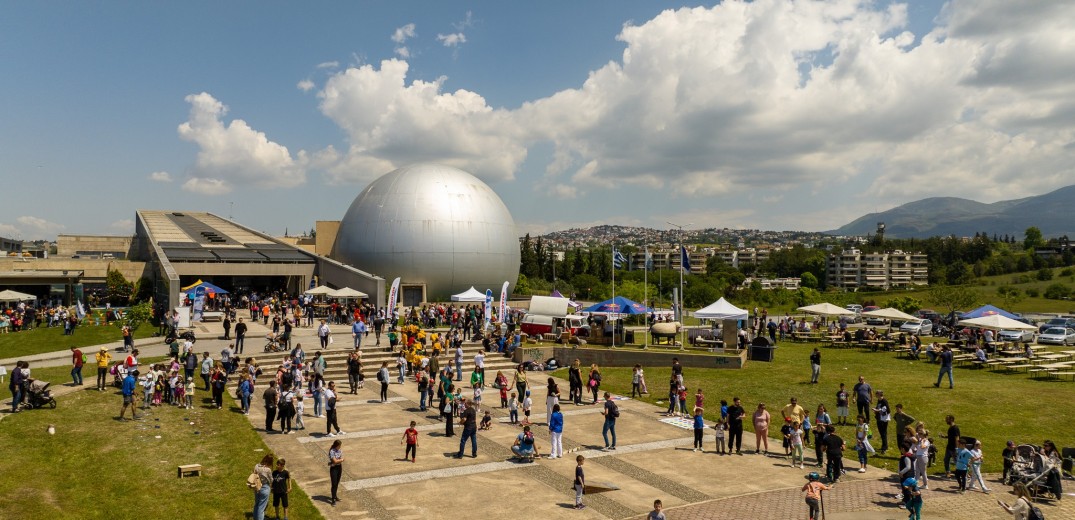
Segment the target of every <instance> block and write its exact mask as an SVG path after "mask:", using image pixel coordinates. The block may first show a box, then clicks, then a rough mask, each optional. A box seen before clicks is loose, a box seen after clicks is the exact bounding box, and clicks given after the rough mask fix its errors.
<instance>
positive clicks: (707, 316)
mask: <svg viewBox="0 0 1075 520" xmlns="http://www.w3.org/2000/svg"><path fill="white" fill-rule="evenodd" d="M694 317H695V318H698V319H703V320H745V319H747V311H745V310H743V309H740V308H739V307H736V306H735V305H732V304H731V303H728V300H725V299H724V298H721V299H719V300H717V301H715V302H713V303H711V304H709V305H708V306H706V307H703V308H701V309H698V310H696V311H694Z"/></svg>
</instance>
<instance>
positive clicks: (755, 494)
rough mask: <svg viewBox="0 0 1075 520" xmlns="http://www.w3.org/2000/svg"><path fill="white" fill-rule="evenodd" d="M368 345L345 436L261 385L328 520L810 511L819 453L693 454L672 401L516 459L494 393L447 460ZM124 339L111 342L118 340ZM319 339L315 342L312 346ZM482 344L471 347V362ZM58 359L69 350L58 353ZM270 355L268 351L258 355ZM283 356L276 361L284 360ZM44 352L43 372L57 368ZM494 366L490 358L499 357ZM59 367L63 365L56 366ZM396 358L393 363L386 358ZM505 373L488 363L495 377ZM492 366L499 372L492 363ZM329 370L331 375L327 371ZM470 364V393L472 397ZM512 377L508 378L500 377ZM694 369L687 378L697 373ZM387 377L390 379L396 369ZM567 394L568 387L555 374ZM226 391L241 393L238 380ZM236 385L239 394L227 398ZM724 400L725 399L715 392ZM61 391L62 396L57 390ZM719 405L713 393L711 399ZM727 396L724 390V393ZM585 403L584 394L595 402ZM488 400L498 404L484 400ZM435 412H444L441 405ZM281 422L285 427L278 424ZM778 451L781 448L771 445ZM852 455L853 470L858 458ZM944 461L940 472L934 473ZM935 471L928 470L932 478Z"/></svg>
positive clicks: (886, 511) (942, 500)
mask: <svg viewBox="0 0 1075 520" xmlns="http://www.w3.org/2000/svg"><path fill="white" fill-rule="evenodd" d="M218 328H219V324H211V323H210V324H202V325H199V330H198V334H199V338H201V339H199V341H198V343H197V347H196V348H197V350H198V351H201V350H203V349H204V350H208V351H210V352H213V353H214V354H215V353H218V352H219V351H220V349H221V348H223V346H224V344H225V343H226V342H224V341H223V340H220V339H217V338H215V336H216V334H217V333H218V330H217V329H218ZM334 330H335V331H336V334H337V339H336V343H334V345H333V347H332V348H331V349H330V350H329V352H330V353H331V354H330V355H331V356H332V357H333V358H337V357H339V356H343V355H344V353H345V352H346V349H347V344H348V343H349V340H350V338H349V334H346V333H345V332H344V331H345V328H344V327H342V326H339V327H334ZM261 334H263V332H262V328H261V326H260V325H252V326H251V334H250V335H249V338H248V340H247V341H248V347H247V354H246V355H250V354H254V355H258V351H260V350H261V344H262V343H263V342H264V341H263V340H261V339H260V338H261ZM312 334H313V332H312V331H311V330H310V329H296V334H295V336H296V341H301V342H302V343H303V345H304V346H306V347H307V352H308V353H310V354H312V353H313V352H315V351H317V350H319V349H318V348H316V347H315V345H316V344H317V342H316V339H315V338H314V337H313V336H312ZM371 343H372V342H369V341H368V342H366V343H364V348H363V352H364V354H363V357H364V358H366V359H367V369H366V375H367V377H368V379H367V384H366V386H365V388H363V389H360V390H359V391H358V394H357V395H350V394H348V393H346V390H347V388H346V387H347V384H346V380H345V378H341V377H338V376H336V375H333V376H332V377H330V379H334V380H336V381H337V386H338V387H339V389H340V390H341V391H343V392H344V393H342V394H341V396H340V400H339V404H338V406H339V412H338V414H339V422H340V427H341V428H342V430H343V431H344V432H346V434H345V435H341V436H339V437H327V436H325V435H324V433H325V419H324V418H314V417H312V415H313V406H312V403H311V402H309V400H307V403H306V417H305V424H306V429H305V430H300V431H296V432H294V433H293V434H291V435H283V434H280V433H269V434H266V433H264V432H263V431H262V429H263V428H264V422H265V421H264V408H263V407H262V405H261V400H260V395H261V391H262V390H263V389H264V386H259V388H258V390H257V392H256V396H255V399H253V401H252V406H251V414H250V416H249V417H248V418H249V422H250V425H251V427H252V428H254V429H256V430H257V431H258V432H259V434H260V435H262V438H263V439H264V440H265V442H266V443H267V444H268V445H269V447H270V448H271V449H272V450H273V452H274V453H275V454H276V455H277V456H278V457H284V458H286V459H287V461H288V468H289V469H290V470H291V473H292V475H293V476H294V477H295V478H296V480H297V483H298V484H299V485H300V486H301V487H302V488H303V489H304V490H305V491H306V493H307V494H309V495H310V496H311V497H312V498H313V501H314V504H315V505H316V506H317V507H318V508H319V510H320V511H321V512H322V514H324V516H325V518H328V519H331V520H336V519H341V520H342V519H377V520H387V519H400V520H404V519H419V518H421V519H428V518H447V517H457V516H458V517H461V516H462V515H464V514H466V515H467V516H468V517H469V516H470V514H469V513H473V514H474V515H475V517H477V518H484V517H492V516H494V515H498V516H503V515H504V514H506V513H507V514H515V515H518V516H520V517H521V516H525V517H527V518H535V517H546V518H593V519H603V518H612V519H642V518H644V516H645V514H646V513H647V512H648V511H649V510H650V509H651V507H652V503H653V500H654V499H658V498H659V499H661V500H662V501H663V502H664V505H665V511H666V514H667V516H668V518H670V519H714V520H734V519H751V520H754V519H784V518H787V519H793V518H806V508H805V505H804V503H803V498H802V494H801V492H800V491H799V490H800V488H801V487H802V485H803V483H805V479H804V475H806V474H807V473H809V472H810V471H813V470H814V469H816V468H813V467H811V466H810V463H811V461H812V454H813V449H812V448H809V447H808V448H807V449H806V452H807V459H806V461H807V468H805V469H798V468H793V467H791V465H790V463H789V462H788V461H787V460H786V459H784V458H783V457H781V456H776V455H770V456H765V455H757V454H754V453H753V451H754V445H753V438H754V436H753V434H751V432H746V435H745V436H744V446H743V448H744V455H742V456H736V455H726V456H721V455H718V454H715V453H714V452H713V449H714V437H713V435H712V431H713V430H711V429H710V430H707V435H706V437H705V452H704V453H698V452H694V451H693V450H692V449H691V448H692V441H693V432H692V431H691V430H689V429H684V428H682V427H680V426H676V425H673V424H670V423H668V422H662V421H661V419H664V416H663V415H662V412H663V411H664V409H663V408H658V407H656V406H654V405H651V404H648V403H644V402H640V401H636V400H631V399H622V400H617V401H616V402H617V404H618V405H619V406H620V407H621V416H620V418H619V420H618V422H617V437H618V439H617V440H618V442H617V445H618V446H617V448H618V449H617V450H616V451H602V450H601V449H600V448H601V447H602V446H603V445H604V443H603V441H602V438H601V426H602V422H603V417H602V416H601V407H600V406H599V405H598V406H595V405H591V404H585V405H582V406H575V405H573V404H565V405H564V406H563V410H564V416H565V417H564V422H565V428H564V436H563V444H564V450H565V457H564V458H563V459H556V460H549V459H545V458H542V459H539V460H537V461H535V462H533V463H519V462H515V461H513V460H512V456H511V451H510V446H511V444H512V442H513V441H514V439H515V437H516V435H518V434H519V432H520V431H521V428H520V427H518V426H514V425H511V424H508V422H507V411H506V410H504V409H501V408H499V404H500V402H499V396H498V393H497V391H496V390H493V389H489V390H487V392H486V393H485V395H484V398H483V401H484V404H485V405H486V406H483V408H482V411H483V412H484V411H485V410H490V411H491V412H492V415H493V417H494V421H493V424H494V426H493V428H492V430H490V431H480V432H479V433H478V457H477V458H471V457H470V447H469V445H468V447H467V449H466V451H465V457H464V458H463V459H461V460H459V459H455V458H453V457H452V455H454V454H455V453H456V452H457V451H458V450H459V438H460V437H459V434H460V432H461V430H462V428H461V426H459V425H456V427H455V434H456V435H455V437H451V438H447V437H445V435H444V423H443V422H440V421H439V420H438V418H437V416H436V415H435V412H421V411H420V410H419V408H418V396H417V386H416V384H415V383H414V382H413V380H411V379H408V381H407V382H406V383H404V384H402V385H399V384H395V383H393V384H391V385H389V400H388V402H387V403H384V404H382V403H380V402H379V400H378V399H377V397H378V395H377V394H378V388H377V387H378V383H377V381H376V380H375V379H374V378H373V376H372V370H373V368H374V367H372V366H371V365H373V364H374V363H373V362H374V361H375V364H377V365H379V360H380V359H382V358H384V359H388V355H387V354H386V353H383V352H381V351H380V349H375V348H373V345H372V344H371ZM113 346H115V345H113ZM139 347H140V349H141V350H142V351H143V352H144V353H146V352H148V354H150V355H156V354H158V351H160V352H159V353H161V354H162V353H163V352H164V348H165V347H164V346H163V345H160V344H159V340H156V339H149V340H140V341H139ZM311 347H313V348H311ZM478 348H479V347H478V345H476V344H467V345H465V350H466V360H467V362H468V363H467V364H468V365H469V364H470V362H471V361H472V359H473V356H474V354H475V353H476V350H477V349H478ZM59 354H60V355H63V354H64V353H59ZM258 357H259V359H263V363H268V362H269V358H268V357H267V356H265V355H260V356H258ZM275 357H276V355H273V358H275ZM46 358H48V356H46V355H42V356H41V359H39V360H38V366H41V365H46V364H51V363H49V362H48V361H46ZM492 361H496V360H495V359H493V358H490V362H492ZM58 363H62V361H58ZM390 366H392V364H391V363H390ZM498 369H500V368H499V367H497V368H495V369H491V372H490V378H491V376H492V375H495V373H496V370H498ZM487 370H490V369H487ZM330 372H334V371H333V370H331V369H330ZM469 373H470V370H469V366H467V370H466V371H465V375H467V376H468V377H467V378H466V379H467V382H464V383H462V384H463V385H464V386H463V388H464V391H463V395H464V396H467V397H468V398H469V396H470V395H471V388H470V385H469ZM505 373H506V374H508V375H509V377H510V372H507V371H506V372H505ZM546 377H547V376H546V375H544V374H542V373H540V372H531V373H530V377H529V379H530V382H531V383H532V385H533V386H532V391H533V394H534V395H533V399H534V408H533V414H532V415H531V420H532V422H533V423H534V432H535V434H536V437H537V439H538V447H539V449H540V451H541V453H543V454H547V453H548V449H549V435H548V430H547V427H546V425H545V379H546ZM686 377H687V378H688V379H689V378H690V369H688V370H687V373H686ZM392 380H393V381H394V380H395V374H394V373H393V378H392ZM559 384H560V385H561V388H562V389H563V390H564V393H565V394H566V389H567V388H568V384H567V382H566V381H563V380H559ZM53 388H54V390H56V394H57V395H59V396H62V395H63V394H65V393H67V391H68V390H69V387H67V386H66V385H54V386H53ZM230 388H233V387H231V386H230ZM229 393H231V392H229ZM711 395H719V394H711ZM61 399H62V397H61ZM710 399H713V397H711V398H710ZM718 399H719V398H718ZM587 402H588V401H587ZM488 405H493V406H491V407H490V406H488ZM433 410H435V407H434V408H433ZM410 421H416V422H417V424H418V426H417V429H418V431H419V432H420V441H419V442H420V447H419V449H418V458H417V462H416V463H411V462H409V461H404V460H403V452H404V447H403V446H402V445H400V438H401V436H402V433H403V430H404V429H406V427H407V426H408V425H409V423H410ZM278 426H279V422H277V427H278ZM335 439H342V440H343V450H344V454H345V457H346V462H345V464H344V471H343V480H342V483H341V486H340V493H339V495H340V498H341V499H342V500H341V501H340V502H339V503H337V504H336V505H331V504H330V502H329V500H328V497H329V476H328V468H327V459H328V455H327V453H328V449H329V447H330V445H331V444H332V441H334V440H335ZM774 447H775V448H776V449H778V450H779V449H780V448H779V443H777V444H776V446H774ZM578 454H581V455H584V456H585V457H586V460H587V462H586V464H585V470H586V478H587V482H588V484H590V485H598V486H606V487H609V488H613V490H611V491H606V492H601V493H596V494H591V495H587V496H586V497H585V499H584V502H585V503H586V505H587V508H586V509H585V510H582V511H576V510H573V509H572V505H573V502H574V492H573V491H572V489H571V484H572V478H573V475H574V468H575V456H576V455H578ZM849 455H850V457H845V463H846V464H848V465H849V466H855V464H854V460H853V458H854V456H853V453H851V452H849ZM936 468H937V466H934V468H931V470H936ZM932 473H934V471H931V474H932ZM990 477H991V479H990V482H989V485H990V486H991V487H992V488H993V493H992V494H990V495H986V494H983V493H978V492H969V493H967V494H965V495H959V494H957V493H955V482H954V480H945V479H932V478H931V482H930V490H929V491H926V492H925V494H924V499H925V507H924V517H925V518H931V519H933V518H937V519H944V520H963V519H966V520H982V519H991V518H997V519H1000V518H1007V517H1008V516H1007V515H1005V514H1004V513H1003V511H1002V510H1001V509H1000V508H999V507H998V506H997V505H996V500H997V499H998V498H999V499H1001V500H1005V501H1010V500H1012V498H1013V496H1012V495H1011V494H1010V492H1009V491H1010V488H1009V487H1006V486H1002V485H1001V484H1000V483H999V482H996V481H995V479H996V478H997V476H996V475H992V476H990ZM895 491H896V484H895V480H894V479H893V478H892V476H891V472H889V471H887V470H885V469H881V468H874V467H871V468H870V469H869V471H868V472H867V473H865V474H859V473H857V472H854V470H852V471H851V472H849V473H848V474H846V475H845V478H844V479H842V480H841V482H840V483H839V484H838V485H837V486H836V488H835V489H834V490H832V491H830V492H827V493H826V494H825V509H826V515H827V518H830V519H834V520H841V519H845V520H851V519H855V520H883V519H903V518H906V514H905V513H904V511H903V510H901V509H897V508H896V501H895V499H894V498H893V495H894V493H895ZM1073 503H1075V499H1070V500H1064V501H1063V502H1062V504H1057V503H1053V502H1049V501H1045V502H1042V503H1040V504H1039V506H1040V507H1041V508H1042V510H1043V511H1044V512H1045V514H1046V516H1047V517H1048V518H1075V505H1073Z"/></svg>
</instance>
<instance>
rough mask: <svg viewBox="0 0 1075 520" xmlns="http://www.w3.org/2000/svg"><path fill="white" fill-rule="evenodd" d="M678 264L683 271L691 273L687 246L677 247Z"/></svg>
mask: <svg viewBox="0 0 1075 520" xmlns="http://www.w3.org/2000/svg"><path fill="white" fill-rule="evenodd" d="M679 262H680V265H682V266H683V269H684V270H686V271H687V272H688V273H689V272H691V255H688V254H687V246H679Z"/></svg>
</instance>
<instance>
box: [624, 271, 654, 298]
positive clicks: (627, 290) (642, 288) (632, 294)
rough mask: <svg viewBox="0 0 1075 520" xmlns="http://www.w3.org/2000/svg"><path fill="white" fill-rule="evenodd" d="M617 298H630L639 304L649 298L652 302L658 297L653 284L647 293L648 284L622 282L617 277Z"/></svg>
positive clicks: (632, 281) (629, 281)
mask: <svg viewBox="0 0 1075 520" xmlns="http://www.w3.org/2000/svg"><path fill="white" fill-rule="evenodd" d="M647 293H648V294H647ZM616 296H623V297H624V298H630V299H631V300H634V301H636V302H639V303H642V302H643V301H645V299H646V297H647V296H649V299H650V300H651V301H652V300H653V299H654V298H655V297H656V296H657V287H656V286H655V285H653V284H649V286H648V291H647V286H646V284H644V283H642V282H639V281H635V280H624V281H622V282H621V281H620V279H619V277H617V278H616Z"/></svg>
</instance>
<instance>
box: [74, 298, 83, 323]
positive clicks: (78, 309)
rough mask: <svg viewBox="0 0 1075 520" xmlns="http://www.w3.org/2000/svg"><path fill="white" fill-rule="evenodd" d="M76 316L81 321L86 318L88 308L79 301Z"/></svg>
mask: <svg viewBox="0 0 1075 520" xmlns="http://www.w3.org/2000/svg"><path fill="white" fill-rule="evenodd" d="M75 314H76V315H77V316H78V319H80V320H81V319H82V318H85V317H86V307H84V306H83V305H82V300H79V301H78V306H76V307H75Z"/></svg>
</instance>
